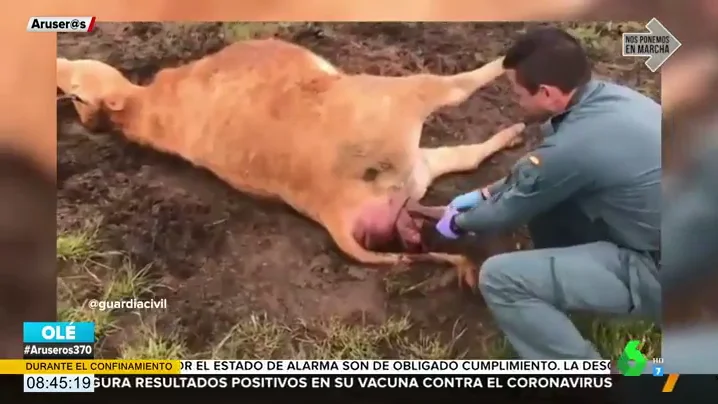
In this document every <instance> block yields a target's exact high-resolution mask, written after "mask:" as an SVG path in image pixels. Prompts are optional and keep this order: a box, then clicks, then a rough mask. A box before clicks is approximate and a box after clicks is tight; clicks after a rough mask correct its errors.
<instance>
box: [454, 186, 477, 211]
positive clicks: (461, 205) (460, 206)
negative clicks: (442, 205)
mask: <svg viewBox="0 0 718 404" xmlns="http://www.w3.org/2000/svg"><path fill="white" fill-rule="evenodd" d="M483 201H484V197H483V196H482V195H481V191H479V190H476V191H472V192H467V193H465V194H461V195H459V196H457V197H456V198H454V199H453V200H452V201H451V203H449V206H451V207H452V208H454V209H456V210H458V211H465V210H469V209H472V208H473V207H474V206H476V205H478V204H479V203H481V202H483Z"/></svg>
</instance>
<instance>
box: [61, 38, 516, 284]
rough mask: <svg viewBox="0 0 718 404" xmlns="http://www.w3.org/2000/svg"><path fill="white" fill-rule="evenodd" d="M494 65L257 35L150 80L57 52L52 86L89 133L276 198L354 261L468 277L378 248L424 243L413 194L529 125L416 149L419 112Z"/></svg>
mask: <svg viewBox="0 0 718 404" xmlns="http://www.w3.org/2000/svg"><path fill="white" fill-rule="evenodd" d="M501 62H502V59H497V60H495V61H493V62H490V63H488V64H486V65H484V66H483V67H481V68H479V69H476V70H473V71H469V72H466V73H461V74H457V75H452V76H439V75H433V74H416V75H410V76H406V77H381V76H372V75H366V74H358V75H350V74H346V73H343V72H341V71H340V70H339V69H337V68H336V67H334V66H332V64H330V63H329V62H327V61H326V60H324V59H322V58H321V57H319V56H317V55H315V54H314V53H312V52H311V51H309V50H308V49H305V48H303V47H300V46H298V45H294V44H291V43H288V42H284V41H281V40H277V39H265V40H249V41H244V42H238V43H235V44H233V45H230V46H228V47H226V48H225V49H223V50H222V51H220V52H218V53H216V54H213V55H209V56H207V57H205V58H203V59H201V60H198V61H195V62H192V63H189V64H187V65H184V66H180V67H177V68H168V69H164V70H162V71H160V72H159V73H158V74H157V76H156V77H155V79H154V81H153V82H152V83H151V84H150V85H148V86H138V85H134V84H132V83H130V82H129V81H128V80H127V79H126V78H125V77H124V76H123V75H122V74H121V73H120V72H119V71H117V70H116V69H114V68H113V67H111V66H108V65H106V64H104V63H102V62H99V61H95V60H75V61H69V60H67V59H62V58H60V59H58V60H57V85H58V87H59V88H60V89H61V90H62V91H63V92H64V93H65V94H66V96H68V97H70V98H72V100H73V104H74V106H75V108H76V109H77V112H78V114H79V117H80V120H81V121H82V123H83V125H84V126H86V127H87V128H88V129H91V130H93V129H94V130H97V129H100V128H101V127H102V126H104V124H111V125H113V126H114V127H115V128H117V129H119V130H121V131H122V132H123V133H124V134H125V136H127V138H129V139H130V140H132V141H135V142H138V143H142V144H146V145H148V146H150V147H152V148H154V149H157V150H160V151H163V152H168V153H172V154H176V155H179V156H181V157H182V158H184V159H186V160H188V161H189V162H191V163H193V164H195V165H197V166H201V167H205V168H207V169H209V170H210V171H212V172H213V173H215V174H216V175H217V176H218V177H220V178H221V179H223V180H224V181H226V182H227V183H229V184H230V185H232V186H233V187H234V188H236V189H238V190H240V191H243V192H246V193H249V194H252V195H255V196H263V197H271V198H278V199H280V200H282V201H284V202H286V203H287V204H289V205H290V206H291V207H293V208H294V209H296V210H297V211H299V212H300V213H302V214H304V215H306V216H308V217H309V218H311V219H313V220H314V221H316V222H318V223H320V224H321V225H323V226H324V227H325V228H326V229H327V230H328V231H329V233H330V234H331V236H332V238H333V239H334V241H335V242H336V244H337V246H338V247H339V248H340V249H341V250H342V251H344V252H345V253H346V254H347V255H349V256H351V257H353V258H355V259H356V260H358V261H360V262H362V263H365V264H388V265H394V264H399V263H403V262H407V261H417V260H424V261H426V260H428V261H441V262H450V263H452V264H453V265H454V266H455V267H456V268H457V269H459V273H460V275H461V276H460V279H461V278H463V279H464V280H465V281H466V282H467V283H469V284H473V283H474V282H475V278H474V277H475V274H474V268H473V265H472V264H471V263H470V262H469V261H468V260H467V259H466V258H465V257H462V256H459V255H450V254H442V253H432V252H425V251H421V252H415V251H412V253H407V254H401V253H382V252H378V251H376V250H378V249H380V247H381V246H382V245H384V244H386V243H387V242H389V241H391V240H392V239H394V238H395V237H399V238H400V239H402V240H404V241H405V242H406V244H408V246H409V247H412V246H413V247H416V246H417V245H421V240H420V238H421V237H420V234H419V231H418V228H417V226H418V225H417V224H416V223H415V221H414V220H412V218H411V217H410V216H409V213H408V211H407V209H406V202H407V200H408V199H415V200H418V199H421V198H422V197H423V196H424V194H425V192H426V190H427V188H428V186H429V185H430V184H431V183H432V181H434V180H435V179H436V178H437V177H439V176H441V175H444V174H447V173H451V172H458V171H465V170H471V169H474V168H476V166H477V165H478V164H479V163H481V162H482V161H483V160H484V159H486V158H487V157H488V156H489V155H491V154H493V153H495V152H497V151H499V150H501V149H503V148H505V147H508V146H511V145H513V143H515V142H516V141H517V139H518V137H519V134H520V133H521V132H522V131H523V129H524V125H523V124H516V125H514V126H512V127H510V128H508V129H505V130H503V131H501V132H499V133H498V134H496V135H494V136H493V137H492V138H491V139H489V140H488V141H486V142H484V143H481V144H472V145H464V146H454V147H439V148H420V147H419V139H420V137H421V130H422V126H423V123H424V121H425V119H426V118H427V117H428V116H429V115H430V114H431V113H433V112H434V111H436V110H437V109H439V108H441V107H444V106H448V105H457V104H460V103H462V102H463V101H465V100H466V99H467V98H468V97H469V96H470V95H471V94H472V93H474V92H475V91H476V90H477V89H479V88H480V87H482V86H484V85H486V84H487V83H489V82H491V81H493V80H495V79H496V78H498V77H499V76H500V75H501V74H502V73H503V68H502V66H501Z"/></svg>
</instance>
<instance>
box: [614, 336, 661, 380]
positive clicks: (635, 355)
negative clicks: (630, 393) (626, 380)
mask: <svg viewBox="0 0 718 404" xmlns="http://www.w3.org/2000/svg"><path fill="white" fill-rule="evenodd" d="M640 343H641V341H637V340H633V341H629V342H628V343H627V344H626V347H625V348H623V353H622V354H621V356H620V357H619V358H618V363H617V366H618V370H619V371H620V372H621V374H622V375H624V376H640V375H641V374H643V370H645V369H646V365H647V364H648V358H646V355H644V354H643V352H641V351H640V350H639V349H638V345H640ZM653 371H654V374H653V375H654V376H663V368H662V367H658V366H657V367H655V368H654V369H653ZM656 372H660V374H656Z"/></svg>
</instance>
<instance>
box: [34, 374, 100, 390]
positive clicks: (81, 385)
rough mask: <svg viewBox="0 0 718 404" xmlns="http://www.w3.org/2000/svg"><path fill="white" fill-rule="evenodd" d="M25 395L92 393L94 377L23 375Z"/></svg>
mask: <svg viewBox="0 0 718 404" xmlns="http://www.w3.org/2000/svg"><path fill="white" fill-rule="evenodd" d="M23 391H24V392H25V393H92V392H94V391H95V376H94V375H24V381H23Z"/></svg>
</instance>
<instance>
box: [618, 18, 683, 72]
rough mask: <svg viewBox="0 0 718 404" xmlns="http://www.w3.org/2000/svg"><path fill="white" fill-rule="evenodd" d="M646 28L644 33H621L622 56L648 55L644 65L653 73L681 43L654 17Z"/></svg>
mask: <svg viewBox="0 0 718 404" xmlns="http://www.w3.org/2000/svg"><path fill="white" fill-rule="evenodd" d="M646 29H648V32H645V33H640V32H632V33H625V34H623V56H632V57H648V60H646V66H647V67H648V68H649V69H650V70H651V71H652V72H654V73H655V72H656V71H657V70H658V69H659V68H660V67H661V66H663V63H665V62H666V60H668V58H669V57H671V56H672V55H673V54H674V53H675V52H676V50H678V48H680V47H681V43H680V42H678V39H676V37H675V36H673V34H671V33H670V32H669V31H668V30H667V29H666V27H665V26H663V24H661V23H660V21H658V20H657V19H655V18H654V19H652V20H651V21H649V22H648V24H646Z"/></svg>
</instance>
